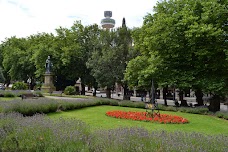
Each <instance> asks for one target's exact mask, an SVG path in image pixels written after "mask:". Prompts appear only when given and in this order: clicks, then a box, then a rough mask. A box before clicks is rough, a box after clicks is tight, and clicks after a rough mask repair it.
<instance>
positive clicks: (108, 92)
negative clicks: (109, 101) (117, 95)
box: [106, 88, 111, 98]
mask: <svg viewBox="0 0 228 152" xmlns="http://www.w3.org/2000/svg"><path fill="white" fill-rule="evenodd" d="M106 97H107V98H111V88H107V89H106Z"/></svg>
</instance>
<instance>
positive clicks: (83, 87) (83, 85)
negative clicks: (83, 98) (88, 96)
mask: <svg viewBox="0 0 228 152" xmlns="http://www.w3.org/2000/svg"><path fill="white" fill-rule="evenodd" d="M81 87H82V90H81V95H85V84H84V83H81Z"/></svg>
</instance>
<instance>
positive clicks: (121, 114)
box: [106, 111, 188, 124]
mask: <svg viewBox="0 0 228 152" xmlns="http://www.w3.org/2000/svg"><path fill="white" fill-rule="evenodd" d="M106 115H107V116H110V117H114V118H121V119H131V120H139V121H151V122H158V123H174V124H184V123H188V120H187V119H185V118H182V117H180V116H173V115H167V114H160V115H154V117H152V116H151V115H149V114H148V113H147V112H132V111H128V112H126V111H108V112H106Z"/></svg>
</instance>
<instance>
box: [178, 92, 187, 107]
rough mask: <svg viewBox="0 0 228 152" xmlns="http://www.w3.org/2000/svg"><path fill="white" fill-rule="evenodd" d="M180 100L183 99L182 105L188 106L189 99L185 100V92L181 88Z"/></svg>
mask: <svg viewBox="0 0 228 152" xmlns="http://www.w3.org/2000/svg"><path fill="white" fill-rule="evenodd" d="M179 100H180V101H181V106H183V107H187V106H188V103H187V101H186V100H184V92H183V91H182V90H180V92H179Z"/></svg>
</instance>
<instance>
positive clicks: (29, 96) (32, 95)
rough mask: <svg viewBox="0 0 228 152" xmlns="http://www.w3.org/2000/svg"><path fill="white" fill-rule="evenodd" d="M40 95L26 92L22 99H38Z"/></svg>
mask: <svg viewBox="0 0 228 152" xmlns="http://www.w3.org/2000/svg"><path fill="white" fill-rule="evenodd" d="M37 98H38V97H36V96H35V95H34V94H33V93H24V94H22V95H21V99H22V100H24V99H37Z"/></svg>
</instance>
